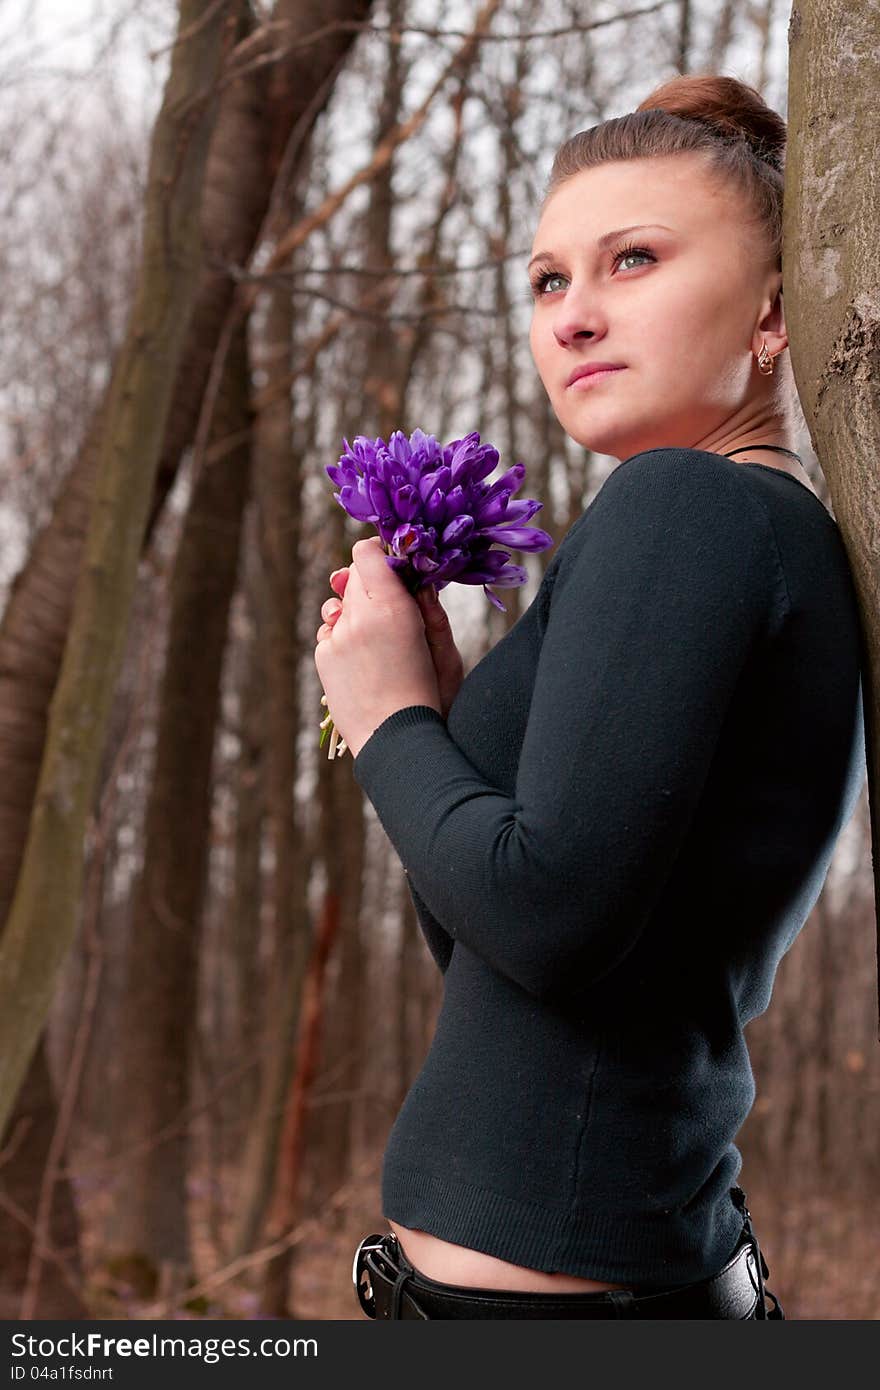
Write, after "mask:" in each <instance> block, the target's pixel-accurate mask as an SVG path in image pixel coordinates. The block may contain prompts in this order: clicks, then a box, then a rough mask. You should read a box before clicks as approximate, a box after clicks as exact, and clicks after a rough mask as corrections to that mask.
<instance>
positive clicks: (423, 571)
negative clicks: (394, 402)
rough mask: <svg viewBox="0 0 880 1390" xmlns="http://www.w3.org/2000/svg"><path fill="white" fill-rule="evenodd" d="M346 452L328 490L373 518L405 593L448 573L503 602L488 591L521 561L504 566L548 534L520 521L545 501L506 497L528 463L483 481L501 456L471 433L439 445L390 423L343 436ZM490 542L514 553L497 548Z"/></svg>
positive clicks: (520, 570) (541, 545) (443, 580)
mask: <svg viewBox="0 0 880 1390" xmlns="http://www.w3.org/2000/svg"><path fill="white" fill-rule="evenodd" d="M343 443H344V445H345V453H343V454H342V455H341V457H340V459H339V462H338V463H336V464H328V465H327V469H326V471H327V473H328V475H329V477H330V478H331V479H332V481H333V482H334V483H336V484H337V486H338V487H339V491H338V492H334V494H333V496H334V497H335V499H336V501H337V502H338V503H339V505H340V506H341V507H342V508H343V509H344V510H345V511H347V512H348V514H349V516H353V517H354V518H355V520H356V521H369V522H372V523H373V524H374V525H375V527H376V529H377V530H378V532H379V535H380V537H381V538H382V542H383V544H384V546H385V549H386V560H387V562H388V564H389V566H390V567H391V568H392V569H394V570H396V571H397V572H398V574H400V576H401V578H402V579H403V581H404V583H405V584H406V586H407V588H408V589H409V591H410V593H415V591H416V590H417V589H419V588H421V586H422V585H423V584H435V585H436V587H437V589H438V591H439V590H440V589H443V588H445V587H446V585H447V584H449V583H450V582H451V581H452V580H453V579H454V580H456V581H457V582H458V583H459V584H482V586H483V591H484V593H485V595H486V597H487V598H488V599H489V600H490V602H491V603H494V605H495V607H496V608H499V609H500V610H501V612H502V613H506V612H507V609H506V608H505V607H504V604H503V603H502V602H501V600H500V599H499V598H498V597H497V596H496V595H495V594H493V593H492V591H491V589H490V588H489V587H488V586H489V585H490V584H491V585H494V586H495V587H496V588H499V589H511V588H516V587H517V586H518V585H520V584H525V582H526V580H527V579H528V573H527V571H526V570H525V569H524V567H523V566H522V565H515V564H510V563H508V562H509V561H510V550H525V551H532V552H534V551H539V550H546V548H547V546H548V545H552V544H553V537H552V536H550V535H548V533H547V532H546V531H542V530H540V528H539V527H537V526H526V525H524V524H523V523H525V522H526V521H528V520H529V518H530V517H532V516H534V514H535V512H537V511H539V510H540V508H541V507H543V505H544V504H543V502H538V501H536V500H535V499H534V498H530V497H524V498H521V499H520V500H519V501H517V502H512V501H511V500H510V499H511V497H512V496H513V494H514V493H515V492H517V491H518V490H519V489H520V488H521V487H522V484H523V481H524V479H525V475H526V470H525V465H524V464H522V463H515V464H514V465H513V467H512V468H509V469H508V470H507V472H506V473H503V474H502V475H501V477H500V478H498V479H496V481H495V482H494V483H487V482H486V481H485V479H486V477H487V475H488V474H489V473H491V472H492V469H493V468H494V467H495V466H496V464H497V463H498V450H497V449H494V448H493V447H492V445H491V444H481V443H480V436H479V433H478V432H477V431H476V430H473V431H472V432H471V433H470V434H468V435H465V437H464V439H453V441H452V443H451V444H446V445H444V446H443V447H441V446H440V445H439V444H438V443H437V440H436V439H435V438H434V436H433V435H432V434H425V433H424V432H423V431H422V430H418V429H417V430H413V432H412V434H411V435H410V437H409V439H407V438H406V435H404V434H403V432H402V431H401V430H395V431H394V433H393V434H392V435H391V437H390V439H389V440H388V443H387V444H386V443H385V440H384V439H382V438H381V437H378V438H376V439H368V438H367V436H366V435H363V434H358V435H355V439H354V444H353V445H352V444H349V442H348V440H347V439H345V438H343ZM495 541H500V542H501V544H502V545H505V546H509V547H510V550H493V549H492V546H493V543H494V542H495Z"/></svg>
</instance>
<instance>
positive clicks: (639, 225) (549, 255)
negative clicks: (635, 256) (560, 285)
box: [526, 222, 673, 270]
mask: <svg viewBox="0 0 880 1390" xmlns="http://www.w3.org/2000/svg"><path fill="white" fill-rule="evenodd" d="M651 227H654V228H661V229H662V230H663V231H664V232H671V231H672V230H673V229H672V227H667V226H666V225H665V223H663V222H635V223H633V225H632V226H631V227H618V228H617V230H616V231H614V232H606V233H605V234H604V236H600V237H599V240H598V241H597V242H596V247H597V249H598V250H599V251H604V250H605V247H606V246H610V245H611V243H612V241H616V240H617V238H618V237H621V236H625V235H626V233H627V232H643V231H646V230H648V229H649V228H651ZM554 259H555V258H554V255H553V252H552V251H537V252H536V253H535V255H534V256H533V257H532V259H531V260H530V261H529V264H528V265H527V266H526V270H528V269H529V268H530V267H531V266H533V265H534V264H535V261H543V260H550V261H552V260H554Z"/></svg>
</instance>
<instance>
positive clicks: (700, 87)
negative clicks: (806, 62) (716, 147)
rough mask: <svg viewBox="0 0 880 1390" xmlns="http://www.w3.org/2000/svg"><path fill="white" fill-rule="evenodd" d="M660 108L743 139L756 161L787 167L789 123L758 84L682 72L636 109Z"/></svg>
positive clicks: (727, 137) (732, 78)
mask: <svg viewBox="0 0 880 1390" xmlns="http://www.w3.org/2000/svg"><path fill="white" fill-rule="evenodd" d="M649 109H659V110H661V111H668V112H669V113H670V115H673V116H681V117H682V118H684V119H686V120H692V121H702V122H703V123H704V124H706V125H709V126H711V127H712V128H713V129H714V130H715V131H716V132H717V133H718V135H719V136H720V137H721V138H722V139H743V140H745V141H746V142H747V144H748V145H749V148H750V149H751V150H752V152H753V153H754V154H755V155H756V156H757V158H758V159H762V160H764V161H765V162H766V163H767V164H770V165H771V166H772V167H773V168H774V169H778V170H779V171H780V173H781V172H782V171H783V169H784V167H785V139H786V129H787V128H786V124H785V121H784V120H783V118H782V117H781V116H780V115H779V112H778V111H774V110H773V108H772V107H771V106H768V105H767V103H766V102H765V101H764V98H763V97H762V96H761V94H760V92H759V91H757V89H756V88H755V87H752V86H750V85H749V83H747V82H741V81H740V80H739V79H738V78H736V77H723V76H721V75H719V74H717V73H704V74H691V73H688V74H683V75H681V76H679V77H672V78H670V79H669V81H668V82H663V83H661V85H660V86H659V87H656V88H655V89H654V91H653V92H651V94H650V96H648V97H646V98H645V100H644V101H642V102H640V103H639V105H638V106H637V107H636V110H637V111H646V110H649Z"/></svg>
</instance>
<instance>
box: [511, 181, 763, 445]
mask: <svg viewBox="0 0 880 1390" xmlns="http://www.w3.org/2000/svg"><path fill="white" fill-rule="evenodd" d="M636 224H638V230H635V231H631V232H625V233H623V234H622V235H618V236H613V237H611V238H610V239H608V241H607V244H602V245H600V244H599V243H600V239H602V238H608V234H609V233H612V232H614V231H616V230H617V229H619V228H626V227H631V226H635V225H636ZM643 224H651V225H650V226H645V225H643ZM657 224H661V225H657ZM627 246H630V247H632V248H639V249H638V250H630V251H629V252H628V253H627V252H626V248H627ZM545 252H546V253H549V254H546V255H545V254H540V256H539V259H538V260H537V261H535V262H534V264H531V265H530V267H529V271H528V274H529V277H530V280H531V282H532V287H533V291H534V295H535V299H534V309H533V315H532V325H531V330H530V333H529V343H530V346H531V350H532V356H533V357H534V360H535V365H536V367H537V369H538V372H539V374H540V377H541V380H542V381H543V383H544V387H545V389H546V391H547V394H548V396H549V398H550V402H551V404H552V406H553V409H554V411H555V413H556V416H557V418H558V420H559V422H560V424H561V425H562V427H563V429H564V430H565V431H566V433H567V434H568V435H570V436H571V438H572V439H574V440H576V441H577V442H578V443H579V444H582V445H583V446H584V447H585V448H588V449H592V450H594V451H596V452H597V453H601V454H607V455H609V456H611V457H613V458H617V459H621V460H622V459H625V458H629V457H631V455H633V454H635V453H639V452H641V451H642V450H645V449H652V448H659V447H666V446H670V445H679V446H684V447H688V448H706V449H713V450H716V451H720V449H721V447H726V444H727V441H728V440H729V439H732V438H736V439H738V438H740V437H741V436H742V435H743V434H747V432H748V431H750V430H752V429H754V428H761V429H765V428H767V427H773V426H774V425H775V426H777V427H778V426H779V425H781V424H782V423H783V422H782V421H781V420H780V418H779V414H778V408H777V405H776V394H775V391H774V387H773V386H772V385H768V382H769V380H770V379H769V378H767V377H764V376H762V375H761V374H760V373H759V372H758V369H757V366H756V362H755V357H756V354H757V353H758V352H759V351H760V348H761V343H762V341H764V340H766V342H767V348H768V351H769V352H770V353H771V354H772V355H773V356H775V355H776V353H777V352H779V351H781V350H782V348H784V347H785V346H786V344H787V342H788V339H787V337H786V336H785V323H784V317H783V313H782V301H781V298H778V297H777V295H778V290H779V287H780V285H781V282H782V274H781V272H780V271H778V270H773V269H768V267H767V265H766V263H763V264H762V262H761V260H760V253H759V249H758V247H757V246H756V245H755V244H754V243H753V241H752V238H751V236H750V235H749V231H748V228H747V227H746V225H745V224H744V222H743V220H742V216H741V213H740V211H739V210H738V208H737V198H736V196H735V194H734V192H733V191H732V190H729V189H726V188H723V187H719V186H718V185H717V184H716V183H715V182H713V181H712V180H711V179H710V178H709V177H707V175H706V173H705V172H704V164H703V160H702V157H701V156H699V155H695V154H682V155H672V156H663V157H654V158H650V159H637V160H627V161H614V162H610V163H606V164H601V165H598V166H596V167H595V168H592V169H584V170H582V171H581V172H580V173H579V174H575V175H574V176H573V177H572V178H570V179H569V180H567V181H566V182H565V183H564V184H562V185H561V186H560V187H559V188H558V189H557V190H556V191H555V193H553V194H552V195H551V197H550V198H549V200H548V201H547V203H546V205H545V208H544V211H543V213H542V214H541V217H540V220H539V223H538V227H537V229H536V232H535V237H534V241H533V244H532V250H531V253H530V254H531V256H532V257H534V256H535V255H536V254H538V253H545ZM598 361H602V362H613V363H618V364H621V365H622V367H623V370H622V371H615V372H610V373H607V374H606V375H604V376H599V377H596V378H595V379H594V380H592V381H591V382H590V383H589V384H588V385H586V386H585V385H584V384H583V381H581V382H580V383H578V384H575V385H569V384H568V381H569V376H570V374H571V373H572V372H573V371H574V370H575V368H577V367H580V366H583V365H586V364H587V363H590V362H598Z"/></svg>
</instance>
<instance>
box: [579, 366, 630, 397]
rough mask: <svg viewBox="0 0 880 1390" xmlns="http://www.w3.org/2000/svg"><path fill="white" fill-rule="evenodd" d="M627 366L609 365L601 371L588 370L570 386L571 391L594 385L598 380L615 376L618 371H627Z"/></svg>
mask: <svg viewBox="0 0 880 1390" xmlns="http://www.w3.org/2000/svg"><path fill="white" fill-rule="evenodd" d="M625 371H626V368H625V367H609V368H607V370H603V371H601V372H588V373H587V375H586V376H579V377H578V378H577V379H576V380H575V381H573V382H572V383H571V386H569V388H568V389H569V391H577V390H584V388H585V387H587V386H594V385H595V384H596V382H597V381H604V380H605V378H606V377H609V376H614V375H616V373H617V372H625Z"/></svg>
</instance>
